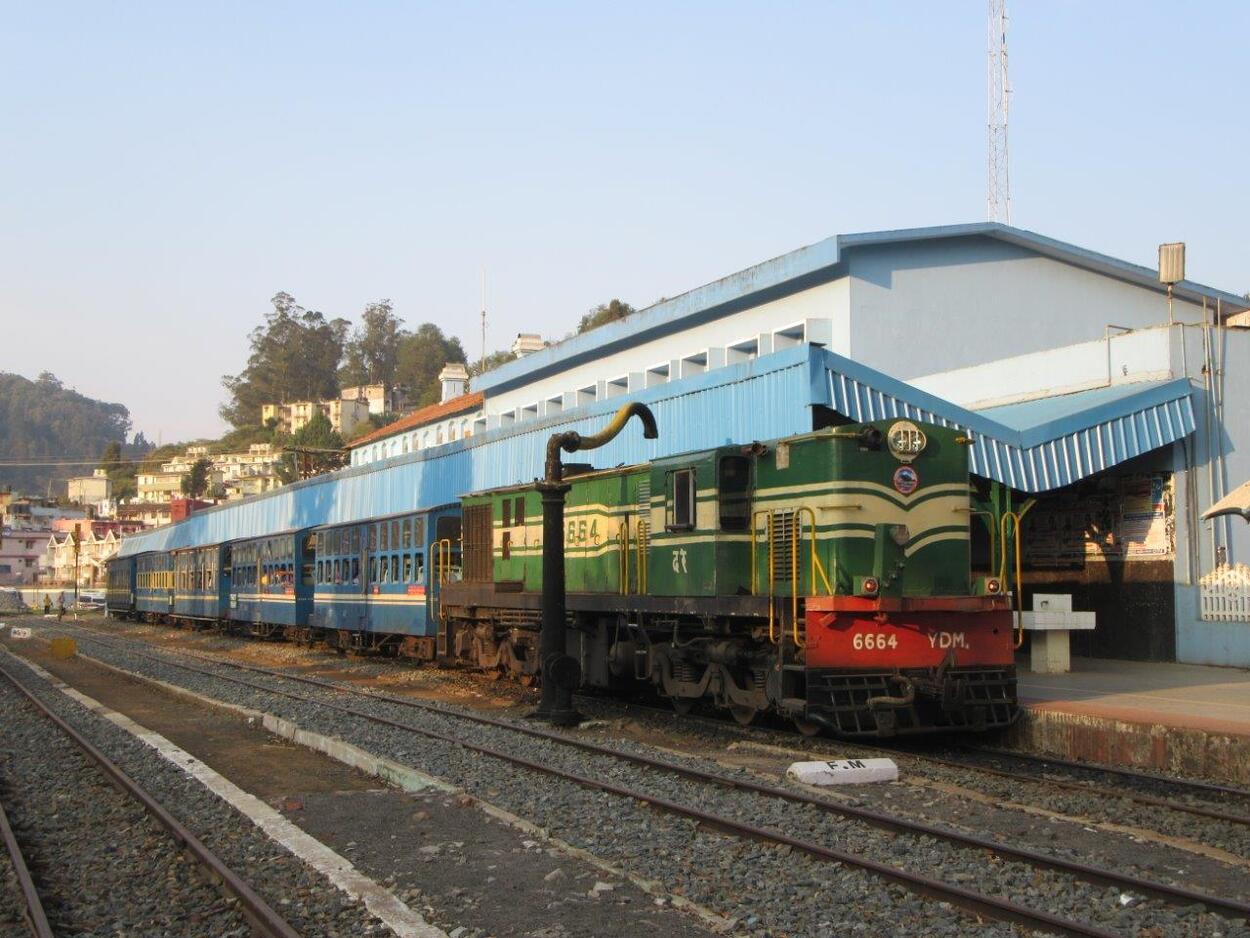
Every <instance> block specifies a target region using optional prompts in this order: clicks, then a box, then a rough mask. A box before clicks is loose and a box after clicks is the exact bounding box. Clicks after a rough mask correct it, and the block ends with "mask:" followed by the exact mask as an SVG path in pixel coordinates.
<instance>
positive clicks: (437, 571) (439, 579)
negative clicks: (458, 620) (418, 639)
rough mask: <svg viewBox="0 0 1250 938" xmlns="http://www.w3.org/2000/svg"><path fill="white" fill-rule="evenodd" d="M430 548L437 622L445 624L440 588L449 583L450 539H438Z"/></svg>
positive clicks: (445, 618)
mask: <svg viewBox="0 0 1250 938" xmlns="http://www.w3.org/2000/svg"><path fill="white" fill-rule="evenodd" d="M431 546H432V547H433V548H434V582H435V584H437V585H438V587H439V590H438V621H439V622H446V621H447V613H446V612H445V611H444V610H443V590H442V586H443V584H445V583H448V582H450V581H451V538H449V537H444V538H440V539H439V540H437V541H435V542H434V543H433V544H432V545H431Z"/></svg>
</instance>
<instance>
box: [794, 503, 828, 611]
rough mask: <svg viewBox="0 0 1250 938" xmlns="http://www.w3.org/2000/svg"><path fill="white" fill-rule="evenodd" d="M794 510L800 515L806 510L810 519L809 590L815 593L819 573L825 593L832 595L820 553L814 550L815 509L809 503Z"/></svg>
mask: <svg viewBox="0 0 1250 938" xmlns="http://www.w3.org/2000/svg"><path fill="white" fill-rule="evenodd" d="M796 511H797V512H798V513H799V514H800V515H802V514H803V513H805V512H806V514H807V516H808V518H810V519H811V531H812V577H811V583H810V584H809V585H810V586H811V590H812V592H813V593H815V592H816V575H817V574H819V575H820V581H821V582H822V583H823V584H824V585H825V592H826V593H828V594H829V595H830V596H832V595H833V586H832V585H831V584H830V582H829V577H828V575H827V574H826V573H825V565H824V564H823V563H822V562H821V560H820V554H819V553H818V552H817V550H816V511H815V509H813V508H812V507H811V506H810V505H800V506H799V507H798V508H797V509H796Z"/></svg>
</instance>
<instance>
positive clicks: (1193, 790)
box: [582, 695, 1250, 826]
mask: <svg viewBox="0 0 1250 938" xmlns="http://www.w3.org/2000/svg"><path fill="white" fill-rule="evenodd" d="M582 699H583V700H585V701H587V702H592V705H593V706H596V707H609V708H614V709H618V710H628V709H630V708H640V709H642V710H645V711H653V712H656V713H663V714H667V713H671V712H672V711H671V710H670V708H668V707H667V706H664V705H663V704H657V705H654V706H652V705H648V704H642V703H639V702H637V701H619V700H614V699H612V698H610V697H602V696H597V695H595V696H587V697H584V698H582ZM681 719H682V721H683V722H685V723H694V724H698V725H700V726H703V727H705V728H708V729H709V730H712V731H714V732H717V733H720V734H723V735H726V736H729V737H733V738H736V739H743V740H750V739H755V740H760V741H767V742H770V743H778V742H780V743H783V744H785V745H786V746H788V747H789V748H794V749H796V751H813V752H814V751H818V750H819V748H820V747H821V745H822V741H821V740H820V739H813V738H810V737H804V736H800V735H799V734H798V733H796V732H791V731H787V730H777V729H773V728H770V727H762V726H761V727H756V726H741V725H739V724H737V723H734V722H731V721H730V720H729V719H728V718H725V719H719V718H715V717H708V716H703V715H699V714H688V715H683V716H682V717H681ZM826 742H827V741H826ZM838 745H839V747H840V748H841V749H842V750H844V751H845V752H846V753H848V754H861V753H862V754H865V755H867V754H872V755H880V756H887V757H889V758H903V759H909V760H913V761H915V762H918V763H927V764H929V765H935V766H941V767H944V768H948V769H954V770H959V771H971V772H979V773H981V774H984V775H989V776H993V777H996V778H1002V779H1007V780H1009V781H1015V782H1020V781H1024V782H1034V783H1037V784H1042V785H1049V786H1052V787H1054V788H1059V789H1063V790H1065V791H1070V792H1076V793H1079V794H1084V795H1100V796H1103V797H1106V798H1112V799H1116V800H1127V801H1131V802H1133V803H1135V804H1140V805H1143V806H1147V807H1152V808H1165V809H1167V810H1170V811H1177V812H1180V813H1183V814H1190V815H1193V816H1195V817H1203V818H1209V819H1211V820H1215V821H1220V822H1223V823H1228V824H1237V825H1245V826H1250V791H1248V790H1246V789H1242V788H1237V787H1235V786H1231V785H1217V784H1215V783H1212V782H1206V781H1202V780H1200V779H1185V778H1174V777H1169V776H1163V775H1157V774H1155V773H1151V772H1138V771H1134V770H1132V769H1127V768H1120V767H1118V766H1106V765H1096V764H1092V763H1086V762H1076V761H1073V760H1068V759H1058V758H1051V757H1049V756H1035V755H1030V754H1027V753H1017V752H1011V751H1008V750H1005V749H996V748H989V747H975V746H964V747H961V749H960V752H961V753H962V754H964V755H965V756H968V757H970V758H963V759H959V758H952V757H950V756H949V755H947V756H943V755H937V754H934V753H933V752H931V751H919V750H918V748H917V747H916V746H915V745H910V746H909V745H899V746H889V745H878V744H874V743H871V742H866V741H863V740H840V741H838ZM852 750H853V752H852ZM987 762H989V763H991V764H986V763H987ZM994 762H1001V763H1016V764H1017V766H1025V765H1027V766H1033V767H1035V769H1034V770H1024V771H1021V770H1020V769H1019V768H1017V769H1016V770H1012V769H1008V768H1005V767H1002V766H999V765H994V764H992V763H994ZM1056 770H1060V771H1063V772H1066V773H1069V775H1070V777H1068V778H1060V777H1058V776H1057V774H1056ZM1099 776H1104V777H1111V778H1115V779H1119V780H1121V782H1127V783H1128V784H1129V785H1130V786H1132V787H1130V788H1125V787H1123V785H1121V787H1118V788H1111V787H1109V786H1107V785H1103V784H1099V783H1097V782H1095V781H1094V780H1093V779H1095V778H1097V777H1099ZM1152 788H1153V789H1155V790H1156V791H1158V792H1159V794H1150V792H1149V790H1148V789H1152ZM1143 789H1145V790H1143Z"/></svg>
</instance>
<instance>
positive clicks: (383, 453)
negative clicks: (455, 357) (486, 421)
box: [348, 363, 482, 466]
mask: <svg viewBox="0 0 1250 938" xmlns="http://www.w3.org/2000/svg"><path fill="white" fill-rule="evenodd" d="M438 377H439V380H440V381H442V384H443V399H442V400H441V401H439V402H438V403H437V404H430V405H429V406H428V407H421V408H419V409H417V410H414V411H413V412H412V413H410V414H406V415H405V416H403V417H400V418H399V419H398V420H396V421H394V422H393V423H389V424H387V425H386V426H384V427H379V428H378V429H376V430H373V431H371V432H369V433H366V434H364V435H363V436H360V437H357V438H356V439H354V440H352V441H351V442H350V443H349V444H348V446H349V447H350V449H351V464H352V465H353V466H363V465H364V464H366V463H371V462H376V461H378V460H380V459H390V458H391V457H392V456H402V455H403V454H404V453H415V452H417V451H418V450H423V449H428V448H429V447H431V446H439V445H441V444H443V443H450V442H451V441H452V440H459V439H463V438H464V437H467V436H472V435H473V422H474V421H475V420H477V418H478V417H480V416H481V414H482V392H481V391H470V392H469V393H467V394H466V393H465V391H464V388H465V384H466V383H467V382H468V379H469V375H468V372H467V371H466V370H465V367H464V365H461V364H458V363H454V364H448V365H447V366H445V367H444V368H443V370H442V371H441V372H440V373H439V376H438Z"/></svg>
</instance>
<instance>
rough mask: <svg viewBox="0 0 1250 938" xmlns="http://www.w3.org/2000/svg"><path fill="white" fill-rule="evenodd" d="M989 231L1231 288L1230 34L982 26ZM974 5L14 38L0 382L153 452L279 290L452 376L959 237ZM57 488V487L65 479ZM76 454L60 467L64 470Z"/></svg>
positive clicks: (256, 25) (27, 24) (1160, 28)
mask: <svg viewBox="0 0 1250 938" xmlns="http://www.w3.org/2000/svg"><path fill="white" fill-rule="evenodd" d="M1009 2H1010V3H1011V11H1010V12H1011V17H1012V19H1011V33H1010V52H1011V79H1012V85H1013V88H1014V95H1013V98H1012V112H1011V121H1012V124H1011V134H1012V137H1011V147H1012V151H1011V155H1012V165H1011V168H1012V192H1013V199H1014V207H1013V219H1012V220H1013V222H1014V223H1016V224H1018V225H1020V226H1022V227H1026V228H1031V229H1033V230H1036V231H1039V232H1042V233H1044V234H1047V235H1050V236H1052V237H1057V238H1061V239H1064V240H1068V241H1072V242H1075V243H1076V244H1079V245H1081V246H1084V247H1088V248H1092V249H1095V250H1099V251H1104V252H1106V253H1109V254H1113V255H1116V256H1118V257H1123V258H1126V259H1128V260H1131V261H1135V262H1138V263H1143V264H1149V265H1152V266H1153V263H1154V256H1155V248H1156V245H1157V244H1158V243H1159V242H1160V241H1170V240H1185V241H1187V242H1188V244H1189V273H1190V276H1191V278H1192V279H1196V280H1201V281H1204V282H1207V283H1210V284H1212V285H1214V286H1218V287H1221V288H1224V289H1228V290H1233V291H1236V292H1244V291H1246V290H1250V169H1248V167H1250V120H1248V119H1247V114H1248V107H1247V101H1248V100H1250V95H1247V90H1248V89H1250V67H1248V66H1247V64H1246V58H1245V56H1244V54H1240V52H1239V50H1243V49H1244V45H1245V40H1246V37H1247V35H1250V4H1246V3H1242V2H1228V3H1218V2H1211V3H1204V4H1192V5H1189V6H1178V5H1177V4H1176V3H1174V2H1169V3H1164V2H1158V3H1145V2H1137V3H1132V4H1129V3H1099V4H1093V3H1078V2H1070V3H1060V2H1047V3H1037V2H1032V3H1027V4H1026V3H1023V2H1020V0H1015V2H1011V0H1009ZM985 17H986V11H985V4H984V3H982V2H962V3H933V4H922V3H882V4H864V3H812V4H800V3H767V4H765V3H760V4H755V5H748V4H730V3H707V4H693V3H691V4H674V3H671V2H670V3H661V4H649V3H631V4H624V5H623V4H610V5H609V4H600V5H595V4H586V3H567V4H555V3H536V4H497V5H495V4H474V3H464V4H454V3H430V4H416V3H395V4H382V3H352V4H326V3H315V2H301V3H276V2H275V3H234V4H231V3H214V4H190V3H177V2H174V3H171V2H159V3H138V2H132V3H125V4H100V3H59V4H12V5H9V6H8V7H7V13H6V16H5V28H4V30H3V31H2V35H0V77H2V79H3V86H4V88H5V93H4V94H3V95H2V96H0V122H2V126H3V137H4V143H3V145H2V146H0V175H2V178H3V180H4V182H3V187H2V188H0V218H2V219H3V223H2V224H0V324H2V326H3V328H2V329H0V370H6V371H17V372H19V373H22V374H26V375H28V376H31V377H33V376H34V375H36V374H37V373H38V372H40V371H42V370H45V369H46V370H51V371H54V372H55V373H56V374H57V375H58V376H60V377H61V378H62V380H64V381H65V382H66V383H67V384H70V385H73V386H75V387H77V388H78V389H79V390H81V391H83V392H84V393H87V394H90V395H92V396H95V397H102V398H105V399H108V400H116V401H120V402H122V403H124V404H126V405H127V406H128V407H129V408H130V410H131V413H132V415H133V418H134V422H135V427H136V429H141V430H143V431H144V432H145V433H146V434H147V435H148V436H149V438H152V439H156V437H157V436H158V434H159V435H160V436H161V437H163V439H164V440H165V441H166V442H169V441H171V440H175V439H183V438H188V437H192V436H196V435H206V434H216V433H218V432H220V430H221V426H220V423H219V421H218V419H217V416H216V410H217V405H218V403H219V402H220V400H221V388H220V376H221V375H222V374H224V373H227V372H234V371H237V370H238V369H239V368H240V367H241V366H242V364H243V362H244V359H245V356H246V334H247V332H248V331H249V330H250V329H251V328H252V327H253V326H254V325H255V324H257V323H258V322H259V321H260V319H261V317H262V315H263V314H264V313H265V311H266V310H267V309H268V299H269V297H270V296H271V295H273V294H274V293H275V292H277V291H279V290H286V291H288V292H290V293H292V294H294V296H295V297H296V298H297V299H298V300H299V301H300V302H301V303H302V304H303V305H305V306H307V307H310V308H314V309H320V310H323V311H324V312H326V313H327V314H330V315H341V316H345V317H349V318H354V317H355V316H356V315H357V314H358V313H359V311H360V310H361V309H362V308H363V307H364V305H365V304H366V303H368V302H370V301H372V300H376V299H379V298H382V297H389V298H390V299H392V300H393V301H394V302H395V305H396V310H397V312H398V313H399V314H400V315H401V316H403V317H404V318H405V319H406V320H407V321H408V322H410V323H412V324H416V323H418V322H421V321H424V320H426V319H428V320H432V321H433V322H436V323H438V324H439V325H441V326H442V327H443V328H444V329H447V330H450V331H451V332H453V333H456V334H458V335H460V336H461V337H462V339H463V340H464V341H465V343H466V349H467V350H468V351H469V352H470V355H476V354H477V351H478V348H479V344H480V340H479V339H478V338H477V310H478V302H479V301H478V290H479V286H478V278H479V273H478V272H479V270H480V269H481V268H483V267H485V268H486V270H487V277H488V304H489V307H490V311H491V327H490V338H489V342H490V345H491V346H492V348H493V347H502V346H505V345H506V344H508V342H509V339H510V337H511V336H513V335H515V334H516V333H517V332H518V331H539V332H542V333H544V334H546V335H553V336H559V335H563V334H564V333H566V332H567V331H568V330H569V329H571V328H572V327H573V325H574V324H575V322H576V320H577V318H578V317H579V316H580V315H581V314H582V313H583V312H584V311H585V310H586V309H587V308H589V307H591V306H593V305H595V304H597V303H599V302H602V301H605V300H607V299H610V298H611V297H613V296H619V297H620V298H621V299H624V300H627V301H629V302H631V303H633V304H634V305H636V306H643V305H646V304H648V303H650V302H652V301H653V300H655V299H656V298H657V297H660V296H664V295H668V296H671V295H673V294H676V293H679V292H682V291H684V290H687V289H690V288H691V287H694V286H697V285H699V284H700V283H704V282H706V281H708V280H711V279H714V278H716V277H719V276H722V275H724V274H727V273H730V272H732V271H735V270H738V269H740V268H742V267H745V266H747V265H749V264H752V263H755V262H757V261H760V260H763V259H765V258H768V257H772V256H775V255H777V254H781V253H784V252H786V251H789V250H791V249H793V248H796V247H798V246H800V245H803V244H807V243H810V242H813V241H816V240H819V239H821V238H824V237H827V236H828V235H831V234H835V233H839V232H851V231H865V230H875V229H884V228H897V227H909V226H914V225H930V224H945V223H953V222H964V221H976V220H980V219H982V218H984V215H985V206H984V191H985V110H986V107H985V71H986V69H985V43H986V39H985V35H986V23H985ZM66 455H70V454H66ZM75 455H76V454H75Z"/></svg>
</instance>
